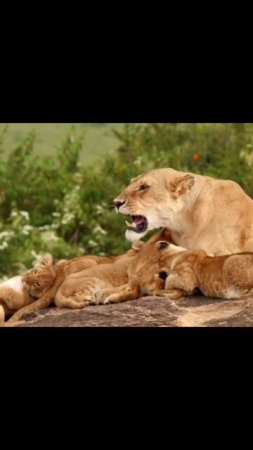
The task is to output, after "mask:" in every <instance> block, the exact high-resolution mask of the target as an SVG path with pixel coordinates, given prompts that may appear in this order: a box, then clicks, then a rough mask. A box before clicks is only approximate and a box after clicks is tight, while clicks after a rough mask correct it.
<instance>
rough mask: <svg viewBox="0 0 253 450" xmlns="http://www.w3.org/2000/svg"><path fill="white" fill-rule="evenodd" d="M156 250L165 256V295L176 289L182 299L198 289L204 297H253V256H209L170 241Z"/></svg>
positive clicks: (246, 254) (160, 244)
mask: <svg viewBox="0 0 253 450" xmlns="http://www.w3.org/2000/svg"><path fill="white" fill-rule="evenodd" d="M157 247H158V248H160V251H161V254H162V255H163V256H162V258H161V259H160V264H161V271H162V273H164V272H165V273H166V272H167V274H168V277H167V278H166V281H165V291H164V295H167V296H169V297H170V290H173V292H175V290H177V291H178V297H181V296H184V295H191V294H193V293H194V292H195V290H196V289H199V290H200V291H201V292H202V294H203V295H205V296H209V297H218V298H227V299H237V298H242V297H247V296H250V295H252V294H253V253H250V252H249V253H239V254H231V255H223V256H208V255H207V253H206V252H205V251H204V250H196V251H189V250H184V249H182V248H179V247H177V246H175V245H173V244H169V243H168V242H159V243H158V244H157ZM166 290H167V292H166ZM173 298H175V297H173Z"/></svg>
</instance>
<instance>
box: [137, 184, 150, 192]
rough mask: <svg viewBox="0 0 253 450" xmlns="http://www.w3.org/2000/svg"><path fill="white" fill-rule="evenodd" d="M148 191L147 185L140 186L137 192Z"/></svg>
mask: <svg viewBox="0 0 253 450" xmlns="http://www.w3.org/2000/svg"><path fill="white" fill-rule="evenodd" d="M148 189H149V186H148V185H147V184H145V183H144V184H141V185H140V187H139V191H142V192H143V191H147V190H148Z"/></svg>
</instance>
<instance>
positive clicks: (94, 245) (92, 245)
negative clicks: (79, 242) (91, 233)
mask: <svg viewBox="0 0 253 450" xmlns="http://www.w3.org/2000/svg"><path fill="white" fill-rule="evenodd" d="M88 244H89V245H90V246H91V247H97V246H98V244H97V242H95V241H93V240H92V239H91V240H90V241H89V242H88Z"/></svg>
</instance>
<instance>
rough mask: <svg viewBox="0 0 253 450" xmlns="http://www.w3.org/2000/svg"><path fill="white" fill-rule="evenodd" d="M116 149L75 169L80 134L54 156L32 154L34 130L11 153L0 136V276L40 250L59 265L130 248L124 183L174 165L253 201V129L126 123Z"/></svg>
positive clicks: (244, 126) (21, 265) (72, 133)
mask: <svg viewBox="0 0 253 450" xmlns="http://www.w3.org/2000/svg"><path fill="white" fill-rule="evenodd" d="M116 128H117V127H116V126H115V135H116V136H117V138H118V139H119V141H120V146H119V148H118V150H117V152H116V154H115V155H113V156H107V157H106V158H105V159H104V160H102V161H101V162H100V164H97V165H96V166H95V167H93V168H87V167H85V166H83V165H82V164H81V163H80V151H81V149H82V145H83V140H84V136H81V137H80V136H77V135H76V133H75V129H74V128H72V129H70V131H69V132H68V134H67V136H66V137H65V139H64V141H63V142H62V143H61V144H59V146H58V148H57V151H56V153H55V154H54V155H52V156H51V157H46V158H45V157H44V158H43V157H42V156H41V157H39V158H38V156H36V154H35V152H34V144H35V142H36V133H35V131H33V132H31V133H29V134H28V135H27V136H26V137H25V139H24V140H23V141H22V142H21V144H20V145H18V146H17V147H16V148H15V149H14V150H13V151H12V152H11V153H8V155H7V152H6V151H5V148H4V139H5V135H6V133H8V132H9V131H8V129H6V128H5V129H3V130H2V133H1V134H0V277H4V276H13V275H15V274H16V273H20V272H23V271H24V270H25V269H26V268H29V267H31V265H32V264H33V262H34V261H35V260H36V258H37V257H38V256H39V255H40V254H41V253H44V252H51V253H52V254H53V255H54V257H55V258H56V259H58V258H70V257H73V256H77V255H82V254H86V253H94V254H100V255H101V254H111V255H113V254H119V253H121V252H123V251H125V250H126V249H127V248H129V243H127V242H126V240H125V238H124V230H125V225H124V218H123V217H121V216H120V215H119V216H116V214H115V213H114V211H113V207H112V205H113V199H114V198H115V197H116V196H117V195H118V194H119V193H120V192H121V190H122V188H123V187H124V186H125V185H126V184H128V182H129V180H130V179H131V178H132V177H134V176H136V175H138V174H140V173H143V172H145V171H146V170H150V169H152V168H159V167H173V168H175V169H178V170H183V171H190V172H195V173H200V174H205V175H211V176H215V177H217V178H229V179H234V180H235V181H237V182H239V183H240V184H241V186H242V187H243V188H244V189H245V190H246V192H247V193H248V194H249V195H251V196H253V176H252V164H253V125H251V124H138V125H137V124H126V125H125V126H124V128H123V130H122V131H120V132H119V131H117V130H116ZM6 155H7V156H6Z"/></svg>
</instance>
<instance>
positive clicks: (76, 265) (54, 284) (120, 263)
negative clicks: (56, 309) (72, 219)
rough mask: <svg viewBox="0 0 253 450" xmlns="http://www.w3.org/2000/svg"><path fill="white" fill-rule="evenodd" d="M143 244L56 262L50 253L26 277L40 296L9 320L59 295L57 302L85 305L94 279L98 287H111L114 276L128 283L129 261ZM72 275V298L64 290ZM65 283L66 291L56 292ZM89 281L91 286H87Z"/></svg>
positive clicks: (33, 292)
mask: <svg viewBox="0 0 253 450" xmlns="http://www.w3.org/2000/svg"><path fill="white" fill-rule="evenodd" d="M142 245H143V243H142V242H140V243H135V244H133V246H132V248H131V249H130V250H128V251H127V252H126V253H124V254H123V255H119V256H93V255H89V256H81V257H77V258H73V259H70V260H61V261H59V262H58V263H56V264H54V263H53V258H52V255H47V256H46V257H45V258H43V259H42V261H41V262H40V263H39V264H37V265H36V266H35V267H34V268H33V269H31V270H29V271H28V272H26V273H25V274H24V275H23V278H22V281H23V285H24V288H25V290H26V291H27V292H28V293H29V294H30V296H31V297H32V298H33V299H35V298H36V299H37V300H36V301H34V302H33V303H32V304H29V305H28V306H25V307H24V308H21V309H19V310H18V311H17V312H16V313H14V314H13V316H12V317H11V318H10V319H9V321H8V324H9V323H12V322H16V321H18V320H20V319H21V318H22V317H23V316H24V315H25V314H28V313H31V312H35V311H38V310H39V309H43V308H46V307H48V306H49V305H50V304H51V303H52V302H53V300H54V298H55V297H56V300H55V302H56V305H57V306H66V307H69V308H83V307H84V306H85V304H86V303H87V301H88V299H87V298H86V297H87V295H88V294H87V291H89V287H90V288H91V286H88V284H89V283H91V285H92V282H93V283H95V284H96V283H97V281H99V283H100V284H99V283H98V284H97V285H96V287H98V286H100V288H103V287H105V285H106V286H107V287H108V286H111V284H110V277H111V278H114V279H115V281H114V283H115V284H114V285H115V286H118V285H119V284H121V283H122V284H123V283H126V281H127V265H128V263H129V261H130V260H131V259H132V258H133V257H134V256H135V255H136V252H138V250H139V248H140V246H142ZM102 266H103V267H102ZM112 266H113V268H112ZM110 274H111V275H110ZM71 276H72V277H75V276H76V278H74V279H72V278H71ZM84 276H85V280H84V282H83V280H82V279H83V278H84ZM88 277H90V278H91V277H93V280H88ZM68 279H70V281H71V280H72V281H73V284H74V287H73V284H72V291H71V295H72V297H71V296H70V297H71V298H66V296H65V297H63V296H62V295H61V293H62V292H65V291H64V289H67V288H69V284H64V281H66V280H68ZM91 281H92V282H91ZM106 283H107V284H106ZM62 284H64V286H63V291H60V293H59V296H56V293H57V291H58V289H59V287H60V286H61V285H62ZM85 285H87V286H86V287H85ZM94 287H95V286H94ZM68 292H69V291H68ZM73 297H74V298H73Z"/></svg>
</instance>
